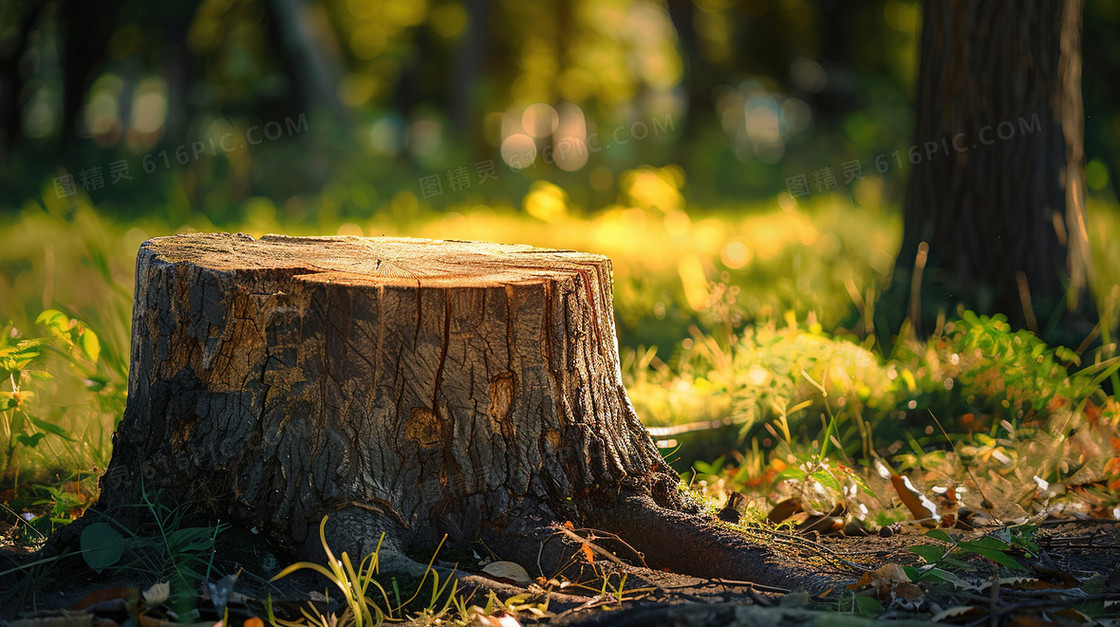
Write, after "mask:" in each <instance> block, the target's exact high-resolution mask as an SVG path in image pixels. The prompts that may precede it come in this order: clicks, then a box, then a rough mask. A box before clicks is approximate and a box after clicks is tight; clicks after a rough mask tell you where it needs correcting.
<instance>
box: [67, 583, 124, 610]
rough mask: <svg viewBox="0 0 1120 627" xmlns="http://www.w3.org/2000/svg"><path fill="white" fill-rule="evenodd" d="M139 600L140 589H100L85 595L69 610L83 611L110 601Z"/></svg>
mask: <svg viewBox="0 0 1120 627" xmlns="http://www.w3.org/2000/svg"><path fill="white" fill-rule="evenodd" d="M139 598H140V589H139V588H134V587H132V586H129V587H124V588H102V589H101V590H94V591H93V592H90V593H89V594H87V595H86V596H85V597H84V598H83V599H82V600H81V601H79V602H78V604H77V605H75V606H74V607H73V608H71V609H75V610H84V609H85V608H87V607H90V606H93V605H96V604H98V603H102V602H104V601H112V600H114V599H125V600H127V601H135V600H136V599H139Z"/></svg>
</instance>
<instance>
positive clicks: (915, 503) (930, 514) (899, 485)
mask: <svg viewBox="0 0 1120 627" xmlns="http://www.w3.org/2000/svg"><path fill="white" fill-rule="evenodd" d="M891 485H892V486H894V491H895V492H897V493H898V498H900V499H902V504H903V505H905V506H906V509H908V510H910V514H911V515H912V516H913V517H914V519H915V520H917V521H918V522H920V523H922V525H924V526H926V527H936V526H937V525H938V524H939V523H940V522H941V516H939V515H938V514H937V506H936V505H934V504H933V501H931V500H929V499H928V498H926V495H924V494H922V493H921V492H919V491H918V489H917V488H915V487H914V484H912V483H910V478H909V477H907V476H905V475H895V474H892V475H891Z"/></svg>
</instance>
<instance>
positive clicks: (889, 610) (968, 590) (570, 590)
mask: <svg viewBox="0 0 1120 627" xmlns="http://www.w3.org/2000/svg"><path fill="white" fill-rule="evenodd" d="M743 529H745V533H746V534H747V536H748V538H750V539H752V540H756V541H759V542H767V538H769V541H768V542H767V543H768V544H769V545H770V546H771V547H772V548H773V549H774V551H775V555H776V556H777V559H781V560H784V561H786V562H787V565H788V566H789V567H791V568H793V569H799V570H803V571H804V572H805V574H806V580H807V581H812V582H813V583H812V584H810V587H811V591H808V590H805V589H796V590H789V589H782V588H775V587H771V586H765V585H759V584H755V583H751V582H746V581H729V580H721V579H715V580H710V579H697V578H694V577H689V576H687V575H683V574H678V573H670V572H664V571H659V570H651V569H645V568H631V567H624V566H619V565H615V564H611V563H607V562H596V561H594V560H590V561H589V560H587V559H586V558H582V557H581V558H580V560H579V561H580V562H581V563H580V564H576V565H575V568H569V569H568V570H566V571H565V572H564V573H562V574H559V575H556V576H554V577H552V578H550V579H549V580H545V579H544V578H540V579H537V580H536V581H535V582H533V583H529V584H527V585H524V583H525V582H524V581H522V583H521V584H519V583H518V580H519V579H520V577H521V576H519V575H518V574H517V572H512V573H511V572H509V571H508V566H509V563H504V565H505V567H506V568H505V569H503V568H499V567H498V565H497V564H494V563H491V564H490V565H480V564H478V563H472V564H470V566H469V567H466V566H464V565H463V562H464V561H472V560H471V559H470V557H465V559H463V560H460V561H459V562H458V563H457V564H456V565H457V566H458V568H457V570H456V574H457V575H456V576H457V586H458V589H457V592H456V594H455V595H454V598H451V597H448V596H447V594H446V592H447V590H448V589H445V591H444V594H443V595H442V596H441V595H439V594H436V593H433V592H432V584H431V577H430V576H429V578H428V580H427V582H415V581H412V582H406V581H404V580H402V581H401V582H399V583H400V585H399V586H398V582H397V581H396V580H393V579H388V578H383V579H382V581H381V583H382V585H383V586H384V587H385V589H386V591H387V592H386V596H385V597H384V598H385V599H386V600H390V602H389V603H388V604H387V605H389V606H390V607H391V606H393V605H400V601H402V600H403V599H401V596H400V595H406V594H411V591H412V590H417V589H418V588H419V590H418V595H417V596H418V599H419V600H418V601H413V602H412V603H407V602H406V603H405V605H406V607H405V608H404V609H398V610H397V611H396V612H395V616H394V618H396V619H397V620H398V621H400V622H403V623H404V624H416V625H425V624H426V625H496V626H497V625H501V626H505V627H509V626H512V625H529V624H549V625H587V626H593V625H626V626H638V625H689V626H699V625H713V626H714V625H803V624H819V625H862V624H871V620H892V621H896V624H907V623H919V622H928V621H935V622H940V623H945V624H958V625H981V624H995V625H1000V624H1006V625H1052V624H1070V625H1073V624H1102V625H1120V524H1118V522H1117V521H1116V520H1109V519H1094V518H1084V519H1066V520H1056V519H1052V520H1044V521H1039V522H1035V524H1034V525H1033V526H1032V527H1031V530H1032V533H1031V537H1030V538H1029V540H1027V541H1023V542H1012V543H1005V544H1004V545H1003V546H1008V547H1011V548H1009V549H1007V550H1000V551H998V553H999V556H995V555H993V554H990V553H985V552H984V551H983V550H980V548H979V546H980V545H984V544H985V543H986V542H987V543H990V545H991V546H992V547H996V546H1000V545H998V544H996V543H995V542H999V541H1000V540H998V539H999V538H1004V539H1007V538H1009V537H1010V536H1009V534H1010V533H1011V532H1012V529H1013V528H1011V527H1007V526H996V525H992V526H990V527H986V528H981V529H976V530H972V531H969V532H963V533H961V534H960V535H959V537H958V536H957V535H955V534H954V535H953V536H950V538H951V540H952V542H949V543H946V542H943V541H940V540H938V539H937V537H940V536H941V535H942V534H937V533H935V534H934V535H935V536H937V537H933V538H931V537H930V536H927V535H926V533H927V530H926V529H924V528H922V527H921V526H919V525H916V524H913V523H896V524H895V525H892V526H891V527H889V529H890V531H889V532H884V533H882V534H876V535H868V536H865V537H842V536H837V537H829V536H823V537H821V536H818V535H817V534H815V533H813V532H810V533H808V534H801V533H786V532H780V531H773V530H764V529H761V528H757V527H747V528H743ZM7 535H8V536H9V538H8V544H7V546H3V547H0V548H2V549H3V552H2V553H0V573H3V572H5V571H7V572H11V569H12V568H20V567H23V570H21V571H20V572H19V574H18V576H17V577H16V578H12V577H11V575H9V576H8V577H7V578H6V579H4V578H2V576H0V599H2V601H3V602H4V604H5V605H3V606H0V611H2V612H3V614H2V615H0V618H7V619H9V620H12V619H15V618H17V615H18V616H21V617H23V620H20V621H13V622H11V623H9V624H11V625H15V624H19V625H21V627H52V626H57V625H59V624H61V623H59V622H56V621H59V620H61V619H62V618H61V617H65V618H66V620H67V621H69V622H66V623H65V624H67V625H97V626H98V627H112V625H123V624H125V623H126V622H127V621H129V620H130V619H138V622H139V624H141V625H159V624H166V623H164V622H163V621H172V622H174V621H175V620H176V619H177V620H180V621H185V622H188V623H195V624H199V625H202V624H205V625H214V624H215V623H216V622H218V621H220V620H222V618H223V614H222V613H221V612H220V611H219V609H218V607H217V606H220V605H225V607H226V610H227V611H228V615H226V620H227V621H228V624H231V625H238V624H242V623H244V624H252V625H257V626H258V627H259V625H261V624H263V623H268V622H269V610H268V609H267V608H266V603H267V601H268V599H269V598H271V599H272V607H273V612H274V615H275V616H276V617H278V618H279V619H280V620H279V621H277V623H273V624H283V622H282V621H283V618H284V617H287V618H288V619H299V618H303V617H302V616H301V613H302V612H301V609H303V610H309V611H310V614H311V615H312V616H313V617H315V618H319V617H320V616H326V617H327V618H326V619H323V620H325V621H326V624H334V623H332V622H331V618H330V617H331V616H332V614H333V615H336V616H338V615H342V614H343V612H344V609H345V606H344V605H343V604H342V603H341V602H340V600H339V596H340V595H339V594H338V592H339V591H338V589H336V588H333V587H331V585H330V583H329V582H328V580H327V579H325V578H324V577H322V576H320V575H318V574H314V573H312V572H311V571H300V572H297V573H294V574H292V575H290V576H287V577H285V578H283V579H281V580H278V581H275V582H269V581H268V578H269V577H270V576H272V575H274V574H275V573H276V572H277V571H278V570H279V569H280V567H281V566H283V565H284V564H285V563H286V562H284V561H283V560H284V559H285V558H283V557H281V556H279V555H277V554H276V553H273V552H272V551H271V549H270V548H269V547H268V545H267V544H266V543H265V542H263V541H262V540H260V539H259V538H257V537H255V536H253V535H252V534H250V533H249V532H245V531H239V530H237V529H232V528H230V529H227V530H224V531H223V533H222V534H221V535H222V536H225V538H224V539H223V538H221V537H219V539H218V540H217V543H216V545H215V551H214V557H213V560H212V562H210V564H209V565H208V567H209V568H211V570H212V572H214V573H238V574H239V576H238V577H237V578H236V580H232V579H231V578H230V577H226V578H224V579H222V578H218V577H217V576H216V575H215V576H214V577H213V578H211V577H203V578H201V579H202V580H201V581H200V582H198V587H197V589H195V590H193V591H191V592H192V594H189V595H187V597H184V599H186V602H187V603H188V604H189V605H193V607H194V609H193V610H191V611H188V612H185V613H181V614H180V613H176V612H175V611H174V609H173V608H174V606H175V604H176V602H175V599H174V598H172V599H166V598H162V599H161V598H160V597H161V596H163V597H166V593H161V592H160V590H159V588H158V586H153V585H152V584H153V583H157V582H156V581H155V580H156V579H159V578H158V577H154V576H153V575H154V574H155V573H154V569H155V568H156V567H157V566H158V565H156V564H155V563H154V562H152V561H151V560H145V559H143V558H142V557H138V559H136V560H135V561H133V562H132V564H133V568H131V569H125V568H120V567H115V568H112V569H106V570H105V571H103V572H102V573H101V574H95V573H94V572H93V571H92V570H90V569H89V568H86V567H84V564H82V563H81V562H82V560H81V559H79V558H77V557H73V558H70V560H69V562H70V563H71V564H70V565H67V560H63V561H62V562H50V563H40V564H36V560H37V557H36V556H35V554H31V553H27V552H26V549H19V548H17V547H15V546H13V545H12V543H11V537H10V536H12V534H11V533H8V534H7ZM985 539H987V540H985ZM976 543H979V544H978V545H977V546H976V547H975V548H976V549H977V550H975V551H969V550H968V547H970V546H973V545H975V544H976ZM1013 545H1014V546H1013ZM922 546H932V547H938V546H940V547H943V548H945V549H947V551H946V552H945V554H944V556H943V557H942V558H941V559H940V560H938V559H933V563H926V564H923V562H924V561H928V558H927V559H923V557H919V554H922V555H923V556H925V555H926V553H925V552H924V550H923V549H921V548H917V547H922ZM460 557H463V556H460ZM993 557H995V558H996V559H992V558H993ZM1004 558H1006V559H1004ZM437 564H443V565H445V566H447V567H450V566H451V564H450V563H444V562H442V561H439V562H437ZM1013 564H1015V565H1018V566H1017V567H1015V568H1010V567H1009V566H1011V565H1013ZM514 568H515V570H516V567H514ZM915 569H916V570H915ZM442 572H443V573H444V575H445V576H444V577H443V578H441V585H442V583H443V582H445V581H446V579H447V578H446V574H447V572H448V571H447V570H443V571H442ZM507 575H508V576H507ZM596 575H597V578H596ZM511 577H512V578H511ZM822 581H829V582H832V583H831V584H830V585H826V586H825V587H824V588H823V589H821V583H820V582H822ZM231 584H232V585H231ZM4 588H8V590H3V589H4ZM370 591H371V592H373V591H374V589H373V588H371V589H370ZM472 593H473V594H472ZM378 594H379V593H378ZM223 595H224V596H225V603H224V604H223V603H222V602H221V597H222V596H223ZM372 596H374V597H377V594H374V595H372ZM32 608H35V609H34V610H32ZM17 609H19V610H21V611H18V612H17ZM254 617H255V618H258V619H260V620H262V623H256V622H253V619H254ZM400 622H398V624H400ZM133 624H136V622H134V623H133Z"/></svg>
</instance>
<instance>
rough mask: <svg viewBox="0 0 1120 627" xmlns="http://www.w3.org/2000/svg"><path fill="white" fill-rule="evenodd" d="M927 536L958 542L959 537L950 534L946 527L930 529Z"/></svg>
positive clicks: (943, 540)
mask: <svg viewBox="0 0 1120 627" xmlns="http://www.w3.org/2000/svg"><path fill="white" fill-rule="evenodd" d="M926 536H927V537H929V538H933V539H934V540H941V541H942V542H950V543H956V541H957V539H956V538H954V537H953V536H951V535H949V533H948V532H947V531H945V530H944V529H930V530H929V531H927V532H926Z"/></svg>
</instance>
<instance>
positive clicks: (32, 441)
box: [16, 433, 46, 448]
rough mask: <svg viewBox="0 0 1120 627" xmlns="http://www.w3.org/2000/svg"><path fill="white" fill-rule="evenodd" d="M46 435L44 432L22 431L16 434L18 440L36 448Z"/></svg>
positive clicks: (28, 446)
mask: <svg viewBox="0 0 1120 627" xmlns="http://www.w3.org/2000/svg"><path fill="white" fill-rule="evenodd" d="M44 437H46V436H44V435H43V434H42V433H33V434H31V435H28V434H26V433H21V434H19V435H17V436H16V441H17V442H19V443H20V444H22V445H24V446H26V447H27V448H35V447H36V446H38V445H39V440H42V439H43V438H44Z"/></svg>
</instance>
